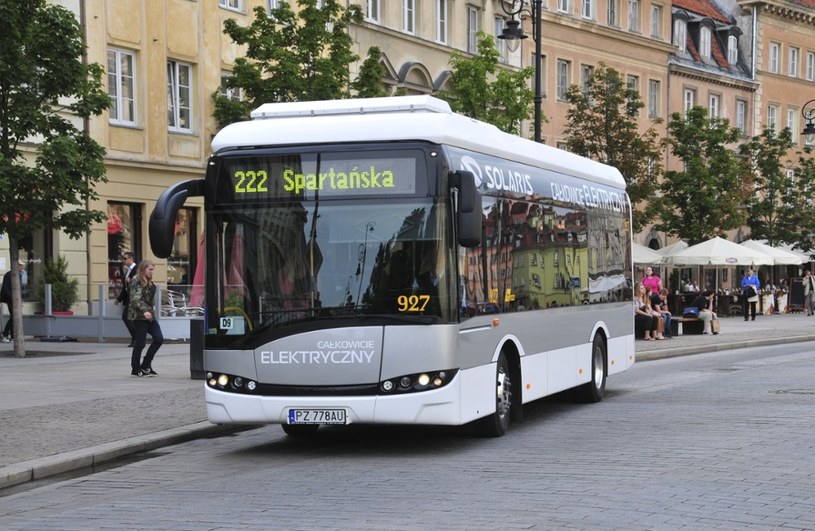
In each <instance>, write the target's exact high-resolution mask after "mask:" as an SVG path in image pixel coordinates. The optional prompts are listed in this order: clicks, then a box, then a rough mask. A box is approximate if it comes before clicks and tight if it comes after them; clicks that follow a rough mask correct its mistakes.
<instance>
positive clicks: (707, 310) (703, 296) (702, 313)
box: [691, 289, 719, 335]
mask: <svg viewBox="0 0 815 531" xmlns="http://www.w3.org/2000/svg"><path fill="white" fill-rule="evenodd" d="M691 306H696V307H697V308H698V309H699V319H700V320H701V321H702V323H703V325H704V329H703V331H702V333H703V334H709V333H710V332H711V331H712V332H713V335H716V334H718V333H719V316H718V315H716V312H714V311H713V291H712V290H709V289H706V290H705V291H703V292H702V293H700V294H699V295H698V296H697V297H696V298H695V299H693V304H691ZM714 321H715V322H714Z"/></svg>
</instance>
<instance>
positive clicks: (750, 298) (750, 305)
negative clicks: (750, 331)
mask: <svg viewBox="0 0 815 531" xmlns="http://www.w3.org/2000/svg"><path fill="white" fill-rule="evenodd" d="M760 289H761V283H760V282H759V281H758V277H757V276H754V275H753V270H752V269H748V270H747V272H746V273H745V274H744V277H743V278H742V279H741V296H742V299H743V300H744V302H743V303H742V311H743V312H744V320H745V321H746V320H747V313H748V310H749V313H750V317H751V320H752V321H755V320H756V303H757V302H758V291H759V290H760Z"/></svg>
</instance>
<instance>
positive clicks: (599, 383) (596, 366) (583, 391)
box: [576, 334, 608, 404]
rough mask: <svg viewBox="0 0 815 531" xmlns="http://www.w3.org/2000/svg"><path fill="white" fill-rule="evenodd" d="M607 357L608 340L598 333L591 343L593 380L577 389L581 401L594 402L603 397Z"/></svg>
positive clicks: (606, 374) (606, 373)
mask: <svg viewBox="0 0 815 531" xmlns="http://www.w3.org/2000/svg"><path fill="white" fill-rule="evenodd" d="M606 358H607V356H606V342H605V340H604V339H603V337H602V336H601V335H599V334H598V335H596V336H595V337H594V341H593V342H592V345H591V380H590V381H589V382H587V383H585V384H583V385H581V386H580V387H578V388H577V389H576V393H577V399H578V400H579V401H581V402H585V403H588V404H593V403H595V402H599V401H601V400H602V399H603V395H605V392H606V377H607V376H608V367H607V365H606Z"/></svg>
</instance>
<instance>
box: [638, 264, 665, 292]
mask: <svg viewBox="0 0 815 531" xmlns="http://www.w3.org/2000/svg"><path fill="white" fill-rule="evenodd" d="M642 285H643V286H645V287H646V289H648V291H649V292H650V293H659V290H660V289H662V279H661V278H659V275H655V274H654V268H653V267H651V266H648V267H646V268H645V276H644V277H642Z"/></svg>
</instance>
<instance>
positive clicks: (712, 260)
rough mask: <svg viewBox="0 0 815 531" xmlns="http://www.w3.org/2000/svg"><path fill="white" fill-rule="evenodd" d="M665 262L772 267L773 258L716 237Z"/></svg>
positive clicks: (676, 264)
mask: <svg viewBox="0 0 815 531" xmlns="http://www.w3.org/2000/svg"><path fill="white" fill-rule="evenodd" d="M665 262H666V263H668V264H672V265H675V266H692V265H700V266H737V265H740V266H750V267H752V266H758V265H772V264H773V257H772V256H770V255H768V254H767V253H764V252H762V251H758V250H755V249H750V248H748V247H743V246H741V245H739V244H737V243H733V242H731V241H729V240H725V239H724V238H720V237H718V236H715V237H713V238H711V239H709V240H707V241H704V242H702V243H697V244H696V245H691V246H690V247H688V248H686V249H682V250H681V251H677V252H675V253H671V254H670V255H668V256H666V257H665ZM718 288H719V268H718V267H717V268H716V289H718Z"/></svg>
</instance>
